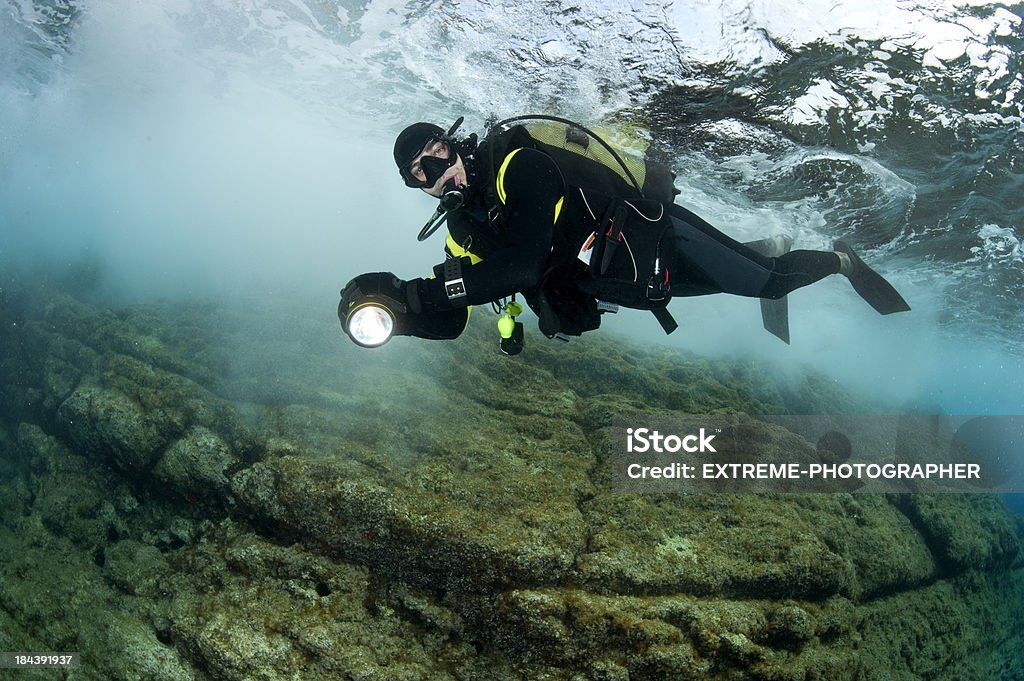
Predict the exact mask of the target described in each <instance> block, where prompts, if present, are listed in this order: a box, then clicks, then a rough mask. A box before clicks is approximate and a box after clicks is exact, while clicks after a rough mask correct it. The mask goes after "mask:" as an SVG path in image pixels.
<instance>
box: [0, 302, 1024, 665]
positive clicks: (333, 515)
mask: <svg viewBox="0 0 1024 681" xmlns="http://www.w3.org/2000/svg"><path fill="white" fill-rule="evenodd" d="M45 319H46V321H45V322H43V321H39V320H29V321H28V322H27V323H26V324H24V325H22V326H20V327H19V329H20V331H19V332H18V333H22V334H24V336H17V334H16V335H15V340H16V341H17V342H18V343H19V347H22V348H28V347H31V348H34V349H35V351H36V352H35V353H34V354H33V353H28V354H25V355H24V358H25V360H26V364H24V365H15V364H14V363H10V362H7V363H0V378H3V379H4V380H5V381H14V382H19V383H18V387H17V388H16V389H11V390H4V391H3V392H0V407H2V409H0V453H3V455H4V457H5V461H4V462H3V465H2V466H0V472H2V473H3V475H4V478H3V479H0V502H4V504H5V508H4V510H3V512H2V513H0V518H2V520H3V523H2V525H0V559H2V560H0V624H2V623H3V622H4V620H3V618H4V617H8V618H9V619H11V620H12V625H11V627H10V629H9V631H10V632H13V633H10V634H5V633H0V642H3V641H5V640H11V641H13V642H12V644H11V645H14V644H19V645H21V644H22V643H24V644H25V645H28V644H30V643H31V644H32V645H34V646H38V647H39V649H44V650H45V649H53V650H57V649H81V650H82V652H83V658H84V663H85V664H84V665H83V666H84V670H88V671H86V673H87V674H91V675H92V676H85V677H84V678H93V677H95V678H154V679H155V678H160V679H197V680H198V679H268V680H269V679H283V678H303V679H320V678H323V679H327V678H386V679H389V680H390V679H418V680H421V679H429V680H434V679H437V680H439V681H440V680H446V681H447V680H449V679H456V678H458V679H480V680H481V681H482V680H483V679H487V681H506V680H508V681H512V680H517V681H520V680H521V681H526V680H529V681H533V680H535V679H545V678H550V679H572V680H573V681H576V680H579V681H582V680H584V679H587V680H592V679H607V680H625V679H632V680H633V681H642V680H648V679H650V680H654V679H722V680H726V679H738V678H748V679H762V680H767V679H778V680H783V679H801V680H803V679H824V678H827V679H850V680H851V681H853V680H854V679H857V680H860V679H881V678H890V679H900V680H906V681H910V679H920V678H932V679H936V680H943V681H947V680H948V681H953V680H954V679H958V680H959V679H978V680H979V681H980V680H981V679H984V678H992V677H991V675H988V673H987V672H988V670H990V669H992V665H993V664H995V663H994V662H993V660H992V659H990V657H989V655H990V653H991V650H993V648H994V647H995V646H996V645H1004V644H1003V643H1000V642H999V641H997V639H1000V636H1001V634H1000V632H1003V631H1010V630H1015V629H1020V628H1022V627H1024V619H1022V618H1024V615H1022V613H1021V612H1020V610H1019V609H1017V608H1012V607H1007V604H1008V603H1013V602H1014V599H1019V598H1020V594H1021V593H1022V592H1024V571H1022V570H1021V563H1020V560H1021V559H1020V550H1019V544H1020V539H1019V537H1018V534H1017V531H1016V529H1015V528H1014V525H1013V524H1012V522H1011V521H1010V519H1009V517H1008V516H1007V514H1006V512H1005V510H1004V509H1002V507H1001V506H1000V505H999V504H998V503H997V501H996V500H995V499H994V498H992V497H990V496H985V495H971V496H964V495H926V494H906V495H871V494H818V495H814V494H806V495H787V494H700V495H697V494H691V495H683V494H673V495H669V494H659V495H656V494H644V495H641V494H629V493H616V492H613V491H612V490H611V486H610V466H609V461H608V452H609V451H610V445H609V437H610V431H611V429H610V425H611V419H612V417H614V416H616V415H622V414H641V413H645V414H650V413H659V414H667V415H674V414H675V415H678V414H681V413H683V412H687V411H688V412H693V413H712V412H714V413H730V412H732V413H737V412H746V413H751V414H756V413H771V412H777V413H778V412H786V411H791V410H795V409H802V408H809V407H813V406H815V405H817V406H818V407H819V408H821V409H840V408H848V409H850V410H856V409H858V408H860V407H861V406H862V405H859V403H858V402H857V401H856V400H855V399H854V398H851V397H849V396H846V395H844V394H843V393H842V392H841V391H840V390H839V389H838V388H836V387H835V386H834V385H830V384H828V383H827V382H825V381H821V380H819V379H817V378H815V377H813V376H810V377H807V378H805V379H804V380H803V381H797V382H796V383H794V384H790V385H787V386H777V385H773V384H772V381H771V380H770V377H769V376H768V375H767V374H766V372H764V371H763V370H759V369H757V368H754V367H751V366H749V365H745V364H743V363H734V364H730V363H726V362H709V361H707V360H704V359H701V358H696V357H687V356H680V355H679V354H677V353H672V352H668V351H661V350H651V349H640V348H635V347H632V346H630V345H628V344H626V343H623V342H622V341H615V340H608V341H602V340H600V339H582V340H581V342H579V343H573V344H570V345H568V346H565V345H557V344H549V345H543V344H542V342H543V341H542V340H541V339H539V338H533V337H532V336H531V337H530V338H528V342H529V343H531V345H530V348H529V350H528V353H524V355H522V356H520V357H519V358H517V359H515V360H510V359H508V358H505V357H502V356H500V355H499V354H498V353H497V351H496V350H495V348H494V347H493V346H494V343H493V340H494V339H493V329H492V328H491V327H490V325H489V324H484V323H482V322H479V321H474V322H472V323H471V325H470V329H469V330H468V332H467V334H466V335H465V336H464V337H463V338H462V339H460V340H459V341H456V342H454V343H445V344H433V345H431V344H427V343H416V342H414V341H410V340H409V339H398V340H396V341H395V342H394V344H393V346H392V345H389V346H387V347H385V348H382V349H381V350H380V351H378V352H376V353H372V354H371V353H366V352H358V351H356V350H354V349H352V348H349V347H347V346H341V345H340V341H339V339H338V338H337V337H336V336H337V330H336V329H335V328H333V320H332V325H331V328H330V332H329V333H328V331H327V330H326V325H325V324H324V322H323V320H322V319H319V318H318V317H317V314H315V313H310V312H307V311H304V310H302V309H295V308H291V309H288V310H287V311H281V310H273V309H255V308H247V309H245V310H236V309H232V310H224V311H221V312H218V311H217V309H216V308H211V307H203V308H201V309H199V308H196V309H192V308H182V307H172V306H165V307H161V306H158V305H151V306H147V307H145V308H144V309H133V310H128V311H126V312H123V313H116V314H115V313H113V312H111V311H108V310H97V309H93V308H90V307H89V306H87V305H84V304H81V303H79V302H77V301H74V300H73V299H71V298H67V297H62V298H60V299H57V300H55V301H53V302H52V303H51V304H50V305H49V309H48V312H46V317H45ZM224 319H230V320H231V324H232V325H234V326H235V327H236V330H235V331H234V332H232V331H230V330H228V329H227V328H226V327H227V326H228V325H227V324H226V323H223V320H224ZM275 319H278V320H281V325H282V327H283V328H281V329H275V328H273V327H274V321H273V320H275ZM183 329H186V330H187V332H183ZM238 329H255V330H259V331H261V333H252V332H249V331H248V330H245V331H239V330H238ZM6 333H7V335H8V336H10V335H11V333H12V332H11V331H10V330H8V331H7V332H6ZM28 337H31V338H32V339H33V342H31V343H30V342H28V341H27V338H28ZM403 341H409V342H406V343H403ZM232 343H242V347H244V352H242V351H240V350H237V348H236V347H235V346H232V345H231V344H232ZM23 352H24V350H23ZM467 354H471V355H472V356H473V358H474V361H473V362H466V360H465V356H466V355H467ZM467 364H468V366H467ZM26 367H27V369H26ZM511 369H514V371H513V370H511ZM801 385H804V386H809V387H808V389H807V390H806V391H802V389H801V388H800V387H799V386H801ZM794 386H796V387H794ZM31 396H35V397H32V400H34V401H33V402H32V405H31V408H26V406H25V405H26V404H27V402H26V400H28V399H29V397H31ZM811 403H813V404H811ZM652 405H656V406H654V407H652ZM761 428H762V430H761V431H758V434H757V437H756V438H755V439H757V441H758V447H759V448H758V449H757V453H758V456H764V457H767V458H768V459H772V457H778V456H783V457H784V456H795V457H804V456H806V457H813V456H816V455H817V453H816V452H815V449H814V447H813V446H812V445H811V444H810V443H807V442H804V441H803V440H802V439H800V438H798V437H797V436H795V435H792V434H790V435H786V434H783V433H781V432H780V431H778V430H777V429H773V428H769V427H761ZM772 460H774V459H772ZM168 491H171V492H173V493H172V494H168V493H167V492H168ZM14 547H27V548H26V549H15V548H14ZM40 565H42V566H45V569H37V566H40ZM58 574H60V575H64V581H63V582H61V581H60V579H59V578H58ZM55 599H56V600H55ZM65 602H66V603H67V605H64V603H65ZM94 622H97V624H95V625H93V623H94ZM98 622H103V623H104V624H105V625H107V629H105V630H102V631H101V630H100V629H101V625H100V624H98ZM83 627H86V630H83ZM4 630H7V627H6V626H5V627H4ZM3 636H7V637H8V638H7V639H4V638H3ZM1000 640H1001V639H1000ZM110 649H116V650H117V651H118V652H117V653H116V654H109V655H108V657H107V658H106V659H103V660H101V659H100V656H101V655H104V654H106V652H107V651H109V650H110ZM84 670H83V671H84Z"/></svg>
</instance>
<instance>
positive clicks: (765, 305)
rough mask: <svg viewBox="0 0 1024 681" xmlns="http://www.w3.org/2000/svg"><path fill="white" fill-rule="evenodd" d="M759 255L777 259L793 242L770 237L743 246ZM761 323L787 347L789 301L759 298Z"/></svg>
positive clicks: (785, 298)
mask: <svg viewBox="0 0 1024 681" xmlns="http://www.w3.org/2000/svg"><path fill="white" fill-rule="evenodd" d="M743 245H744V246H747V247H749V248H752V249H754V250H755V251H757V252H758V253H760V254H761V255H767V256H768V257H771V258H777V257H778V256H780V255H783V254H785V253H788V252H789V249H790V246H792V245H793V240H792V239H791V238H789V237H788V236H780V237H772V238H768V239H760V240H758V241H750V242H747V243H745V244H743ZM761 323H763V324H764V329H765V331H767V332H768V333H770V334H772V335H773V336H775V337H776V338H778V339H779V340H781V341H782V342H783V343H785V344H786V345H789V299H788V298H787V297H786V296H782V297H781V298H777V299H774V300H773V299H771V298H761Z"/></svg>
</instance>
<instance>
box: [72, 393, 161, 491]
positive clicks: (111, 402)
mask: <svg viewBox="0 0 1024 681" xmlns="http://www.w3.org/2000/svg"><path fill="white" fill-rule="evenodd" d="M57 416H58V418H59V419H60V421H61V423H62V424H63V425H64V426H65V427H66V428H67V431H68V437H69V438H70V440H71V441H72V443H74V445H75V446H76V447H78V448H79V449H80V450H81V451H83V452H85V453H88V454H90V455H91V456H94V457H96V458H98V459H103V458H105V457H106V456H108V455H109V457H110V459H111V460H112V462H113V463H114V464H115V465H116V466H117V467H118V468H120V469H121V470H122V471H125V472H129V473H130V472H135V473H141V472H144V471H146V470H147V469H149V467H150V466H151V465H152V464H153V461H154V459H155V457H156V455H157V454H158V453H159V450H160V448H161V445H162V444H163V443H162V441H161V440H160V439H159V436H158V430H157V428H156V427H155V426H154V425H153V423H152V421H151V418H150V417H149V416H148V415H147V413H146V412H145V411H143V409H142V407H141V406H140V405H139V404H138V403H137V402H135V401H134V400H132V399H131V398H130V397H128V396H127V395H125V394H123V393H121V392H120V391H117V390H104V389H102V388H99V387H95V386H85V387H79V388H78V389H77V390H75V392H74V393H72V395H71V396H70V397H69V398H68V399H67V400H66V401H65V402H64V403H63V404H62V405H61V406H60V408H59V409H58V410H57Z"/></svg>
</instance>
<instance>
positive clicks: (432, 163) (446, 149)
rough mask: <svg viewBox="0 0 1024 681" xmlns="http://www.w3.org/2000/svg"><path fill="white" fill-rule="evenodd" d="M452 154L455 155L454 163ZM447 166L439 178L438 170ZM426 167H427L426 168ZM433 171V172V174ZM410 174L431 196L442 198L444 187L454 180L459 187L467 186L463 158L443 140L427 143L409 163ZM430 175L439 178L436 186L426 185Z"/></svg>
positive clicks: (435, 183)
mask: <svg viewBox="0 0 1024 681" xmlns="http://www.w3.org/2000/svg"><path fill="white" fill-rule="evenodd" d="M452 154H454V155H455V161H454V162H452ZM446 165H447V166H448V167H447V168H446V169H445V170H444V172H442V173H441V175H440V176H437V169H439V168H441V167H443V166H446ZM424 166H427V167H426V168H424ZM432 169H433V172H431V170H432ZM409 174H410V175H412V177H414V178H415V179H416V180H418V181H419V182H422V183H424V185H423V186H421V187H420V189H422V190H423V191H425V192H426V193H428V194H430V195H431V196H441V194H442V193H443V191H444V185H445V184H446V183H447V182H448V181H449V180H451V179H453V178H454V179H455V185H456V186H457V187H463V186H465V184H466V167H465V165H464V164H463V163H462V158H461V157H460V156H459V155H458V154H456V153H455V152H454V151H453V150H452V148H451V146H450V145H449V144H448V143H447V142H445V141H443V140H431V141H430V142H427V144H426V146H424V147H423V150H422V151H421V152H420V153H419V154H417V155H416V158H414V159H413V160H412V161H411V162H410V163H409ZM428 174H429V176H431V177H437V179H436V181H435V182H434V184H432V185H430V186H426V184H425V183H426V182H427V181H428V180H427V177H428Z"/></svg>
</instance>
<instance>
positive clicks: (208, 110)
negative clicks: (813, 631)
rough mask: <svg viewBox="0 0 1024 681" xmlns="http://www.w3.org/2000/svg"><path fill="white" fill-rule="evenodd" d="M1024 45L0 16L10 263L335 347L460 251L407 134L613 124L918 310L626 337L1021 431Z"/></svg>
mask: <svg viewBox="0 0 1024 681" xmlns="http://www.w3.org/2000/svg"><path fill="white" fill-rule="evenodd" d="M1021 35H1022V20H1021V17H1020V8H1019V6H1017V7H1013V6H999V5H992V4H984V5H982V4H977V5H972V4H971V3H967V4H965V3H952V2H947V3H943V2H915V3H911V2H896V3H893V2H882V1H879V2H871V3H865V2H857V1H853V0H851V1H849V2H831V1H828V2H826V1H824V0H822V1H818V0H803V1H802V2H787V3H782V2H778V1H775V0H770V1H762V2H739V1H738V0H716V1H715V2H686V3H682V2H677V3H673V2H641V1H634V2H622V1H620V0H616V1H614V2H611V1H608V2H584V3H572V2H558V1H554V0H548V1H541V0H535V1H532V2H521V3H504V2H462V3H452V2H432V3H423V4H421V3H404V2H397V1H394V0H378V1H371V2H366V3H355V2H326V1H313V0H306V1H305V2H301V1H298V0H295V1H289V0H248V1H243V0H211V1H207V2H199V1H198V0H197V1H194V2H190V1H188V0H161V1H153V2H144V3H142V2H122V1H121V0H81V1H78V2H72V1H70V0H66V1H62V0H50V1H49V2H43V1H41V0H37V1H36V2H32V1H30V0H0V36H2V38H3V39H2V40H0V158H2V163H0V220H2V225H3V228H2V235H0V265H3V266H4V267H8V268H9V267H14V266H15V265H26V264H32V263H38V262H43V263H46V264H47V265H48V266H49V267H50V268H54V269H56V270H58V271H60V270H61V269H68V268H72V269H73V268H80V267H82V263H83V262H85V263H87V264H88V265H89V266H90V267H96V268H98V269H99V271H100V272H102V275H103V277H104V279H103V281H104V284H103V285H104V286H105V287H106V290H107V292H108V293H109V294H111V295H115V296H116V297H118V298H119V299H121V300H124V299H136V298H139V297H146V296H153V295H163V296H181V297H189V298H203V297H210V296H221V295H236V294H245V295H253V296H272V295H273V296H284V295H303V296H310V295H313V296H316V297H317V298H320V297H322V298H323V305H324V310H325V323H328V324H334V323H335V322H334V320H333V319H332V318H331V315H332V307H333V304H334V301H335V296H336V293H337V288H338V287H339V285H340V284H342V283H344V282H345V281H346V280H347V279H348V278H349V277H351V276H352V275H354V274H356V273H358V272H362V271H373V270H380V269H384V270H394V271H395V272H396V273H398V274H399V275H400V276H403V277H410V278H411V277H413V276H419V275H422V274H423V273H425V272H427V271H428V269H429V267H430V266H431V265H433V264H434V262H435V261H437V260H438V259H439V257H440V243H439V241H440V239H439V237H436V239H437V241H438V243H432V242H427V244H417V243H416V242H415V240H414V238H413V235H414V234H415V231H416V230H417V229H418V228H419V226H420V225H421V224H422V222H423V221H424V220H425V219H426V217H427V214H428V213H429V212H430V211H431V210H432V205H431V202H430V201H429V200H427V199H426V198H425V197H423V196H422V195H420V194H418V193H415V192H410V191H407V190H404V188H403V187H402V185H401V183H400V181H399V179H398V176H397V173H396V172H395V170H394V168H393V164H392V162H391V159H390V154H391V150H390V147H391V142H392V140H393V139H394V135H395V134H396V133H397V132H398V131H399V130H400V129H401V128H402V127H403V126H404V125H405V124H407V123H408V122H411V121H414V120H435V121H438V122H441V123H448V122H450V121H452V120H453V119H454V118H456V117H457V116H459V115H465V116H466V119H467V120H466V124H465V128H464V129H466V130H478V131H479V130H481V129H482V127H483V123H484V121H485V119H487V118H488V117H489V116H498V117H504V116H507V115H514V114H519V113H526V112H543V113H555V114H560V115H565V116H568V117H572V118H576V119H579V120H581V121H582V122H585V123H590V124H599V123H602V122H609V121H615V122H619V123H624V124H626V126H625V127H626V128H627V129H630V130H639V131H641V134H642V135H644V136H648V137H653V138H654V139H655V140H656V141H658V142H660V143H661V146H662V147H664V148H665V150H666V152H667V153H668V155H669V158H670V159H671V161H672V162H673V164H674V165H675V167H676V169H677V170H678V171H679V173H680V179H679V185H680V187H681V189H682V190H683V191H682V194H681V195H680V198H679V201H680V202H681V203H684V204H685V205H687V206H689V207H690V208H692V209H693V210H695V211H696V212H698V213H700V214H701V215H703V216H705V217H706V218H708V219H709V220H710V221H711V222H712V223H713V224H715V225H716V226H718V227H720V228H721V229H723V230H725V231H727V232H728V233H730V234H732V235H734V236H736V237H738V238H741V239H751V238H757V237H759V236H762V235H764V234H765V233H778V232H786V233H789V234H791V235H793V236H794V237H796V239H797V247H807V248H825V247H827V246H828V244H830V243H831V241H832V240H833V239H835V238H840V237H842V238H849V239H851V240H852V241H854V242H855V243H856V244H857V245H858V247H859V248H861V249H863V250H864V251H865V253H866V257H867V259H868V260H869V261H870V262H873V263H876V264H878V266H879V269H880V270H882V271H883V272H884V273H885V274H886V275H887V276H889V277H890V278H891V279H892V280H893V282H894V283H895V284H896V285H897V286H898V287H899V288H900V289H901V290H902V291H903V292H904V293H905V295H906V297H907V298H908V300H910V302H911V304H912V305H913V307H914V311H913V312H912V313H911V314H907V315H899V316H895V317H891V318H880V317H878V316H876V315H875V314H874V312H873V311H871V310H870V309H869V308H868V307H867V306H866V305H864V304H863V303H862V302H861V301H860V300H859V299H858V298H857V297H856V296H855V294H853V292H852V291H851V290H850V289H849V286H848V285H847V284H846V283H845V282H844V281H842V280H838V279H837V280H835V281H832V280H829V281H826V282H824V283H822V284H819V285H816V286H814V287H811V288H810V289H807V290H804V291H800V292H797V293H796V294H794V295H793V296H791V315H792V324H793V342H794V344H793V346H792V347H786V346H784V345H782V344H781V343H779V342H778V341H776V340H775V339H773V338H772V337H770V336H768V335H767V334H766V333H764V332H762V331H760V321H759V319H758V312H757V304H756V302H754V301H749V300H731V299H726V298H725V297H722V296H716V297H711V298H707V299H701V300H693V299H690V300H685V301H677V302H676V303H674V305H673V308H672V309H673V312H674V313H675V314H676V316H677V317H678V318H679V320H680V322H681V326H682V328H681V330H680V331H679V332H677V335H676V336H673V337H672V338H670V339H668V340H667V341H666V340H663V339H662V337H661V332H660V330H659V329H658V328H657V326H656V325H655V324H654V323H653V322H651V321H649V320H648V317H647V315H643V314H640V313H634V314H631V313H625V314H623V315H620V319H617V320H612V321H611V322H610V323H609V324H608V326H610V327H611V328H612V329H618V330H623V331H625V330H627V328H626V327H629V328H628V330H629V331H630V332H631V333H639V334H642V335H643V337H645V338H649V339H651V340H652V341H654V340H657V341H658V342H671V343H674V344H681V345H683V346H685V347H690V348H695V349H697V350H700V351H702V352H709V353H712V352H723V351H724V352H742V353H748V354H750V355H752V356H754V357H757V358H760V359H762V360H765V361H768V360H770V361H774V362H777V363H778V364H779V365H780V366H793V365H804V364H809V365H813V366H816V367H818V368H822V369H824V370H826V371H828V372H830V373H832V374H833V375H835V376H837V377H839V378H841V379H842V380H844V381H847V382H851V383H853V384H854V385H857V386H859V387H862V388H865V389H868V390H872V391H875V392H877V393H878V394H879V395H880V396H884V397H887V398H890V399H895V400H901V401H904V400H905V401H910V402H913V403H914V404H915V405H918V406H928V405H933V404H934V405H939V406H940V407H942V408H944V409H948V410H954V411H956V410H959V411H974V412H979V411H1001V412H1021V411H1022V410H1024V397H1022V395H1024V390H1022V389H1021V388H1022V387H1024V366H1022V363H1021V359H1020V354H1021V353H1020V348H1021V345H1020V344H1019V337H1020V336H1021V335H1024V334H1020V333H1019V332H1020V327H1021V320H1020V315H1021V313H1022V310H1024V308H1022V303H1021V302H1020V301H1021V296H1020V294H1021V293H1022V292H1024V252H1022V248H1021V230H1022V229H1024V227H1022V225H1021V220H1022V219H1024V208H1022V207H1021V205H1020V202H1019V195H1020V194H1019V193H1017V190H1019V189H1020V188H1021V172H1022V168H1024V144H1022V142H1021V116H1022V112H1021V98H1020V93H1021V90H1022V89H1024V76H1022V74H1021V73H1020V70H1021V69H1020V57H1019V54H1020V51H1021V50H1019V49H1017V48H1018V47H1019V46H1020V44H1021ZM1013 197H1018V198H1016V200H1015V199H1014V198H1013ZM12 271H13V270H12ZM616 322H617V323H616ZM636 327H639V331H636V330H635V329H636ZM410 342H413V341H410ZM532 342H545V341H543V340H542V339H540V338H536V339H534V340H533V341H532ZM371 358H372V355H368V361H373V360H372V359H371Z"/></svg>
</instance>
